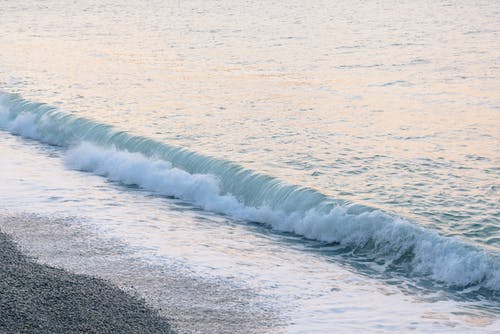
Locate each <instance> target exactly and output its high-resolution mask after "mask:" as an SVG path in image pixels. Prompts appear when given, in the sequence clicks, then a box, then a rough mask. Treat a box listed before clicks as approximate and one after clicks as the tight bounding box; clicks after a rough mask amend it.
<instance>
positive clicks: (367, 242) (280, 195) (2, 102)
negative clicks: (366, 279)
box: [0, 93, 500, 291]
mask: <svg viewBox="0 0 500 334" xmlns="http://www.w3.org/2000/svg"><path fill="white" fill-rule="evenodd" d="M0 127H1V128H3V129H5V130H7V131H10V132H11V133H14V134H18V135H21V136H23V137H27V138H31V139H36V140H39V141H41V142H45V143H50V144H53V145H58V146H61V147H63V148H65V149H66V150H67V151H66V154H65V162H66V164H67V166H68V167H70V168H73V169H78V170H83V171H87V172H92V173H95V174H98V175H102V176H104V177H107V178H109V179H111V180H115V181H119V182H122V183H124V184H128V185H137V186H139V187H141V188H143V189H146V190H149V191H152V192H155V193H158V194H162V195H167V196H174V197H177V198H180V199H183V200H185V201H188V202H190V203H192V204H194V205H196V206H198V207H201V208H203V209H205V210H209V211H214V212H218V213H222V214H226V215H229V216H231V217H234V218H237V219H242V220H247V221H255V222H260V223H262V224H265V225H267V226H269V227H271V228H273V229H276V230H279V231H287V232H292V233H295V234H298V235H301V236H304V237H306V238H309V239H315V240H319V241H325V242H335V243H338V244H340V245H342V246H346V247H350V248H352V249H353V250H356V249H362V250H365V251H366V250H368V251H370V252H371V253H372V256H373V257H376V258H384V260H386V261H387V262H388V263H390V262H392V261H399V260H401V259H404V261H406V262H407V265H408V266H407V267H408V270H409V271H410V272H411V274H412V275H422V276H425V277H428V278H431V279H433V280H436V281H439V282H443V283H445V284H447V285H450V286H454V287H467V286H471V285H478V286H481V287H485V288H488V289H491V290H495V291H500V259H499V257H498V255H496V254H494V253H491V252H488V251H487V250H484V249H481V248H478V247H473V246H471V245H468V244H466V243H464V242H462V241H460V240H458V239H455V238H451V237H444V236H441V235H439V234H438V233H436V232H435V231H432V230H429V229H426V228H424V227H423V226H420V225H418V224H415V223H412V222H409V221H407V220H405V219H403V218H401V217H397V216H394V215H391V214H389V213H386V212H383V211H380V210H375V209H372V208H367V207H363V206H357V205H352V204H349V203H346V202H344V201H341V200H337V199H333V198H329V197H327V196H325V195H323V194H321V193H320V192H318V191H316V190H314V189H309V188H303V187H298V186H294V185H289V184H286V183H283V182H281V181H280V180H278V179H276V178H273V177H270V176H267V175H263V174H259V173H256V172H254V171H251V170H248V169H244V168H243V167H241V166H238V165H237V164H234V163H231V162H228V161H224V160H219V159H214V158H211V157H207V156H204V155H202V154H199V153H196V152H190V151H188V150H185V149H182V148H177V147H174V146H170V145H168V144H166V143H161V142H158V141H155V140H152V139H149V138H145V137H139V136H133V135H130V134H128V133H126V132H123V131H118V130H116V129H115V128H113V127H112V126H109V125H106V124H101V123H97V122H94V121H91V120H88V119H85V118H78V117H74V116H73V115H71V114H69V113H65V112H63V111H61V110H58V109H56V108H53V107H50V106H47V105H44V104H39V103H33V102H29V101H26V100H23V99H21V98H20V97H18V96H15V95H10V94H5V93H0Z"/></svg>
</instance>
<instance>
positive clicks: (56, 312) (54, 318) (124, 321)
mask: <svg viewBox="0 0 500 334" xmlns="http://www.w3.org/2000/svg"><path fill="white" fill-rule="evenodd" d="M0 332H1V333H79V332H80V333H81V332H85V333H173V331H172V329H171V326H170V324H169V322H168V321H167V319H165V318H164V317H161V316H160V315H159V314H158V313H157V312H156V311H155V310H153V309H151V308H149V307H147V306H146V304H145V302H144V300H142V299H140V298H138V297H135V296H132V295H129V294H127V293H126V292H124V291H123V290H121V289H119V288H118V287H116V286H113V285H112V284H110V283H109V282H107V281H105V280H102V279H98V278H94V277H90V276H85V275H76V274H72V273H69V272H67V271H64V270H61V269H57V268H53V267H50V266H46V265H42V264H38V263H36V262H35V261H34V260H33V259H31V258H28V257H26V256H25V255H23V254H22V253H21V252H20V251H19V250H18V249H17V246H16V245H15V243H14V242H13V241H12V240H11V239H10V238H9V237H8V236H7V235H6V234H3V233H0Z"/></svg>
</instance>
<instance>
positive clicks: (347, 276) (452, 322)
mask: <svg viewBox="0 0 500 334" xmlns="http://www.w3.org/2000/svg"><path fill="white" fill-rule="evenodd" d="M499 18H500V6H499V5H498V4H496V3H494V2H489V1H484V2H479V3H475V4H474V5H472V4H469V3H468V2H453V3H449V2H438V3H436V2H430V1H429V2H427V1H416V2H411V3H410V2H407V3H405V2H403V3H401V2H398V3H392V2H388V3H384V4H379V3H377V4H376V3H371V2H368V3H359V4H353V3H351V2H347V1H346V2H335V3H331V2H327V1H325V2H317V3H315V4H307V3H302V2H295V1H289V2H287V3H286V4H283V3H267V2H251V3H247V2H224V1H223V2H211V1H208V2H207V1H203V2H201V1H199V2H197V1H189V2H180V1H153V2H148V5H147V6H145V5H144V3H142V2H135V1H131V2H127V4H118V3H114V2H113V1H81V2H78V3H71V5H69V4H65V3H59V2H52V1H48V2H44V3H38V2H32V3H30V2H23V3H18V2H13V1H4V2H3V3H2V4H1V10H0V20H1V22H2V33H1V34H0V45H1V46H2V52H1V55H0V90H2V91H3V92H4V93H2V94H1V95H2V104H1V108H2V110H0V111H1V112H2V115H0V116H1V117H0V123H1V124H0V126H1V127H2V128H3V129H4V130H7V131H5V132H2V133H1V135H2V140H1V142H0V147H1V149H2V160H3V161H2V171H1V178H2V188H1V191H0V196H1V198H2V201H1V203H2V204H1V206H2V208H3V209H4V210H7V211H9V212H10V213H11V214H14V215H16V214H19V213H20V212H24V211H28V212H32V213H39V214H42V215H46V216H49V217H59V216H71V217H77V220H79V219H83V220H84V221H85V222H86V223H85V224H88V225H89V226H99V232H98V233H97V234H99V235H101V234H102V236H103V237H106V238H114V237H116V238H119V239H120V240H122V241H123V242H124V243H125V244H128V245H130V247H132V248H133V247H139V248H140V249H142V250H141V251H140V254H141V258H144V259H148V260H147V261H155V262H159V263H160V264H162V261H166V262H165V263H164V265H167V264H170V262H169V261H174V260H172V259H175V261H181V262H182V263H183V266H187V267H189V268H191V269H190V270H193V271H194V272H195V273H197V275H200V276H204V275H205V274H207V275H208V277H209V280H210V277H212V278H213V277H222V278H227V277H231V279H234V280H235V281H237V282H239V283H238V284H244V285H248V287H251V288H252V289H255V290H258V293H257V292H255V294H257V295H259V296H261V297H259V298H263V299H264V300H267V301H268V302H269V303H271V304H275V305H274V306H275V308H276V309H277V310H281V311H276V312H277V314H282V315H281V316H282V317H284V318H285V319H287V320H284V321H278V322H277V323H279V325H276V328H275V330H277V329H278V328H279V330H280V331H283V332H308V333H310V332H313V331H315V332H318V333H322V332H328V330H329V328H331V327H332V326H333V325H335V327H336V328H338V329H339V331H344V332H349V331H352V330H354V329H359V330H365V331H376V330H382V331H396V332H399V331H401V330H408V329H410V328H412V326H413V327H415V328H416V329H417V330H419V331H428V330H429V329H431V328H432V329H433V330H442V331H444V332H446V331H450V332H453V331H456V330H460V329H461V330H463V331H469V330H472V329H475V328H476V329H477V328H481V330H484V331H488V330H490V331H495V330H498V325H496V322H495V321H496V316H495V313H496V311H498V299H499V296H498V291H499V290H500V285H499V284H500V283H499V282H500V260H499V254H498V252H499V247H500V234H499V233H500V221H499V217H500V210H499V203H500V196H499V190H498V189H499V184H498V180H499V179H500V178H499V176H500V169H499V166H500V151H499V147H500V145H499V136H500V130H499V129H498V119H499V113H500V95H499V93H498V86H499V77H500V54H499V51H498V50H499V49H500V48H499V47H498V46H499V43H498V41H499V40H500V38H499V32H500V25H499V23H498V22H500V21H499ZM9 93H20V94H21V96H22V97H20V98H14V97H12V96H11V95H9ZM12 99H14V100H12ZM22 99H25V100H22ZM23 101H24V102H23ZM30 101H35V102H43V103H48V104H49V105H52V106H56V107H58V108H59V109H57V112H62V115H68V114H71V115H73V116H80V117H85V118H87V119H91V120H93V121H94V122H95V123H93V124H94V125H96V124H97V125H98V128H93V130H92V131H94V130H99V131H108V130H106V129H107V128H106V125H114V126H116V127H117V128H118V129H119V130H124V131H127V133H126V134H125V135H121V137H113V138H115V139H109V140H108V139H106V140H107V141H106V140H103V139H102V138H101V137H99V134H98V133H97V132H98V131H97V132H96V131H94V132H92V131H90V130H89V131H87V130H81V131H80V130H78V129H83V128H81V127H79V125H78V124H76V123H75V122H73V123H71V124H70V123H64V122H70V121H72V120H74V119H76V118H67V117H66V118H64V119H62V118H61V119H51V121H50V122H49V123H50V124H49V123H44V122H40V119H37V118H36V117H35V118H33V117H34V116H33V117H32V115H41V114H43V110H42V111H41V110H40V109H37V108H36V106H35V105H32V104H30ZM13 106H17V107H16V108H17V109H16V111H15V112H13V111H12V108H13ZM42 109H43V108H42ZM23 113H24V114H23ZM6 115H8V116H6ZM56 116H57V115H56ZM59 116H61V115H59ZM59 116H57V117H59ZM73 116H71V117H73ZM57 117H56V118H57ZM68 120H69V121H68ZM47 124H48V125H47ZM62 125H64V128H62V127H61V126H62ZM65 131H66V132H65ZM78 131H80V132H78ZM85 131H87V132H85ZM109 131H115V130H114V129H111V130H109ZM74 133H77V135H75V136H74V138H73V137H72V136H73V134H74ZM113 133H115V132H113ZM12 134H20V135H22V136H23V137H24V139H20V138H19V137H12ZM134 135H140V136H143V137H144V138H146V139H148V140H152V141H154V142H148V143H149V144H151V143H153V144H154V145H153V144H151V145H152V146H151V145H150V146H147V147H146V146H144V145H142V146H140V145H138V144H137V145H135V146H131V145H130V142H131V141H130V140H129V139H130V138H132V142H133V141H134V140H135V139H134V138H136V137H133V136H134ZM27 137H29V138H34V139H36V140H37V141H30V140H29V139H27ZM125 137H126V138H129V139H127V140H128V141H124V140H122V139H123V138H125ZM75 138H76V139H75ZM116 138H118V139H116ZM75 140H76V141H75ZM82 140H83V141H84V142H85V143H84V144H83V145H79V144H78V143H77V141H82ZM120 140H121V141H120ZM40 141H41V142H43V143H40ZM136 141H137V140H136ZM44 143H45V144H44ZM47 143H50V144H56V145H58V147H51V146H47ZM110 145H115V146H117V145H118V146H119V147H118V149H117V150H116V149H112V148H111V149H110V147H109V146H110ZM120 145H121V146H120ZM152 147H153V148H154V149H153V148H152ZM165 147H166V148H165ZM177 147H182V148H185V149H187V150H188V151H180V153H176V152H177V151H176V150H177ZM128 151H130V152H135V153H134V154H132V155H130V153H128ZM172 152H173V153H172ZM190 152H196V155H192V154H191V153H190ZM158 159H159V160H160V161H158ZM220 159H224V161H228V162H229V164H230V165H229V167H228V165H226V163H225V162H221V161H222V160H220ZM167 161H170V163H171V164H172V166H170V165H168V163H167ZM221 164H222V165H221ZM214 166H215V167H214ZM221 166H222V167H224V168H225V169H224V168H222V167H221ZM234 166H236V167H234ZM171 167H174V169H172V168H171ZM216 167H217V168H216ZM233 167H234V168H236V169H234V168H233ZM221 168H222V169H221ZM231 168H232V169H231ZM75 169H76V170H84V171H86V172H87V173H82V172H81V171H76V170H75ZM231 170H233V171H234V170H236V171H237V172H235V173H234V175H233V174H231V173H232V172H231ZM145 171H147V173H146V172H145ZM228 171H229V172H228ZM251 171H256V172H258V173H259V174H258V177H254V176H252V175H254V174H252V173H253V172H251ZM88 172H90V173H88ZM185 172H189V173H191V174H196V173H201V174H203V175H201V176H192V175H190V174H189V173H185ZM91 173H94V174H97V175H101V176H103V177H104V178H103V177H98V176H95V175H92V174H91ZM228 173H229V174H228ZM207 174H210V175H212V176H210V175H207ZM144 175H152V176H151V177H150V178H144V177H143V176H144ZM228 175H229V176H228ZM231 175H232V177H230V176H231ZM238 177H239V179H238ZM244 177H246V178H244ZM271 177H274V178H271ZM162 180H163V181H162ZM245 182H246V183H245ZM299 186H303V187H306V189H305V190H301V189H303V188H299ZM288 187H292V188H288ZM193 189H194V190H196V191H193ZM259 189H271V190H272V191H266V192H265V196H264V195H262V194H263V193H262V192H259ZM290 189H291V190H290ZM287 191H288V192H287ZM290 192H291V193H292V194H293V196H292V195H289V193H290ZM285 193H286V196H285V195H283V194H285ZM13 194H15V196H14V195H13ZM200 194H202V195H203V196H201V195H200ZM256 194H258V195H256ZM271 195H272V196H271ZM165 196H167V197H165ZM290 196H291V197H293V198H291V197H290ZM172 197H174V198H172ZM315 200H316V202H315ZM335 205H339V208H337V209H335V210H332V206H335ZM310 210H312V211H310ZM345 210H347V211H345ZM349 210H350V211H349ZM72 219H74V218H72ZM49 221H50V219H49ZM132 231H133V232H132ZM288 232H293V233H292V234H289V233H288ZM21 235H22V233H21V234H20V236H19V238H21ZM303 236H305V237H306V238H307V239H305V238H303ZM325 242H326V243H325ZM165 257H168V258H170V259H171V260H168V261H167V260H165ZM49 258H50V257H47V260H50V259H49ZM56 262H57V261H56ZM59 264H60V265H66V266H68V265H69V264H68V263H65V261H63V260H61V261H59ZM278 268H279V270H278ZM108 276H110V277H111V276H113V275H112V274H109V275H108ZM243 282H245V283H243ZM333 282H335V283H333ZM360 286H362V288H360ZM145 290H147V288H143V291H145ZM385 292H387V293H385ZM143 293H144V292H143ZM266 298H267V299H266ZM256 303H257V302H256ZM378 303H380V304H378ZM264 304H265V302H264ZM257 305H258V303H257ZM380 305H384V307H383V308H381V307H380ZM387 305H391V306H387ZM416 305H418V306H416ZM337 306H338V307H337ZM257 308H258V307H257ZM395 314H397V315H395ZM281 316H278V315H276V317H278V318H279V317H281ZM356 319H367V320H366V322H363V323H360V322H359V320H356ZM478 319H479V320H478ZM485 319H486V320H485ZM450 326H451V327H450ZM475 326H477V327H475ZM481 326H486V327H484V328H483V327H481ZM271 332H273V331H272V330H271Z"/></svg>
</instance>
